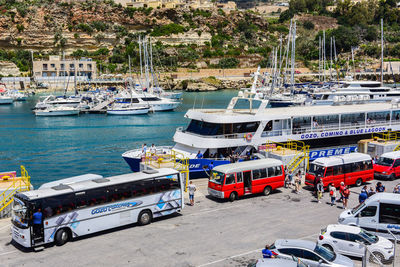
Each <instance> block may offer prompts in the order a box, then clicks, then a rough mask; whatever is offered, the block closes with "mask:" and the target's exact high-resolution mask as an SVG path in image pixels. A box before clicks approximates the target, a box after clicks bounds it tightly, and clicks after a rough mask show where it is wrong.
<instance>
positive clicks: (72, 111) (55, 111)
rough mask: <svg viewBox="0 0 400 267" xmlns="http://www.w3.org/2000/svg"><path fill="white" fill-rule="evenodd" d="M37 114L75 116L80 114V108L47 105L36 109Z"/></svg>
mask: <svg viewBox="0 0 400 267" xmlns="http://www.w3.org/2000/svg"><path fill="white" fill-rule="evenodd" d="M34 113H35V115H36V116H41V117H55V116H75V115H79V109H77V108H73V107H60V106H59V107H47V108H45V109H38V110H35V111H34Z"/></svg>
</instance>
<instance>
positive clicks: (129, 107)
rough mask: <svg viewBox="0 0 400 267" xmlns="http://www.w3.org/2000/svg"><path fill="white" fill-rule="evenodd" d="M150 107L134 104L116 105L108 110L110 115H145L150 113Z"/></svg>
mask: <svg viewBox="0 0 400 267" xmlns="http://www.w3.org/2000/svg"><path fill="white" fill-rule="evenodd" d="M149 110H150V108H149V107H148V106H138V105H134V104H122V103H116V104H115V105H113V106H112V107H110V108H108V109H107V114H108V115H144V114H147V113H149Z"/></svg>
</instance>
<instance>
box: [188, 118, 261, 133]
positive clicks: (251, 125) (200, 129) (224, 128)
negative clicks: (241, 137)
mask: <svg viewBox="0 0 400 267" xmlns="http://www.w3.org/2000/svg"><path fill="white" fill-rule="evenodd" d="M259 124H260V122H258V121H256V122H248V123H233V124H230V123H227V124H217V123H210V122H203V121H198V120H192V121H191V122H190V124H189V126H188V127H187V129H186V131H187V132H190V133H196V134H201V135H222V134H234V133H249V132H255V131H256V130H257V128H258V126H259Z"/></svg>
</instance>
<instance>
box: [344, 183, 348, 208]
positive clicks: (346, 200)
mask: <svg viewBox="0 0 400 267" xmlns="http://www.w3.org/2000/svg"><path fill="white" fill-rule="evenodd" d="M349 197H350V190H349V187H348V186H345V188H344V190H343V209H347V203H348V200H349Z"/></svg>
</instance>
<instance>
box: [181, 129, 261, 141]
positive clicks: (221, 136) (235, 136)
mask: <svg viewBox="0 0 400 267" xmlns="http://www.w3.org/2000/svg"><path fill="white" fill-rule="evenodd" d="M176 131H177V132H181V133H188V134H191V135H195V136H199V137H202V138H214V139H240V138H246V135H247V134H251V135H253V136H254V134H255V132H246V133H232V134H218V135H202V134H197V133H193V132H187V131H185V130H183V127H178V128H177V129H176Z"/></svg>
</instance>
